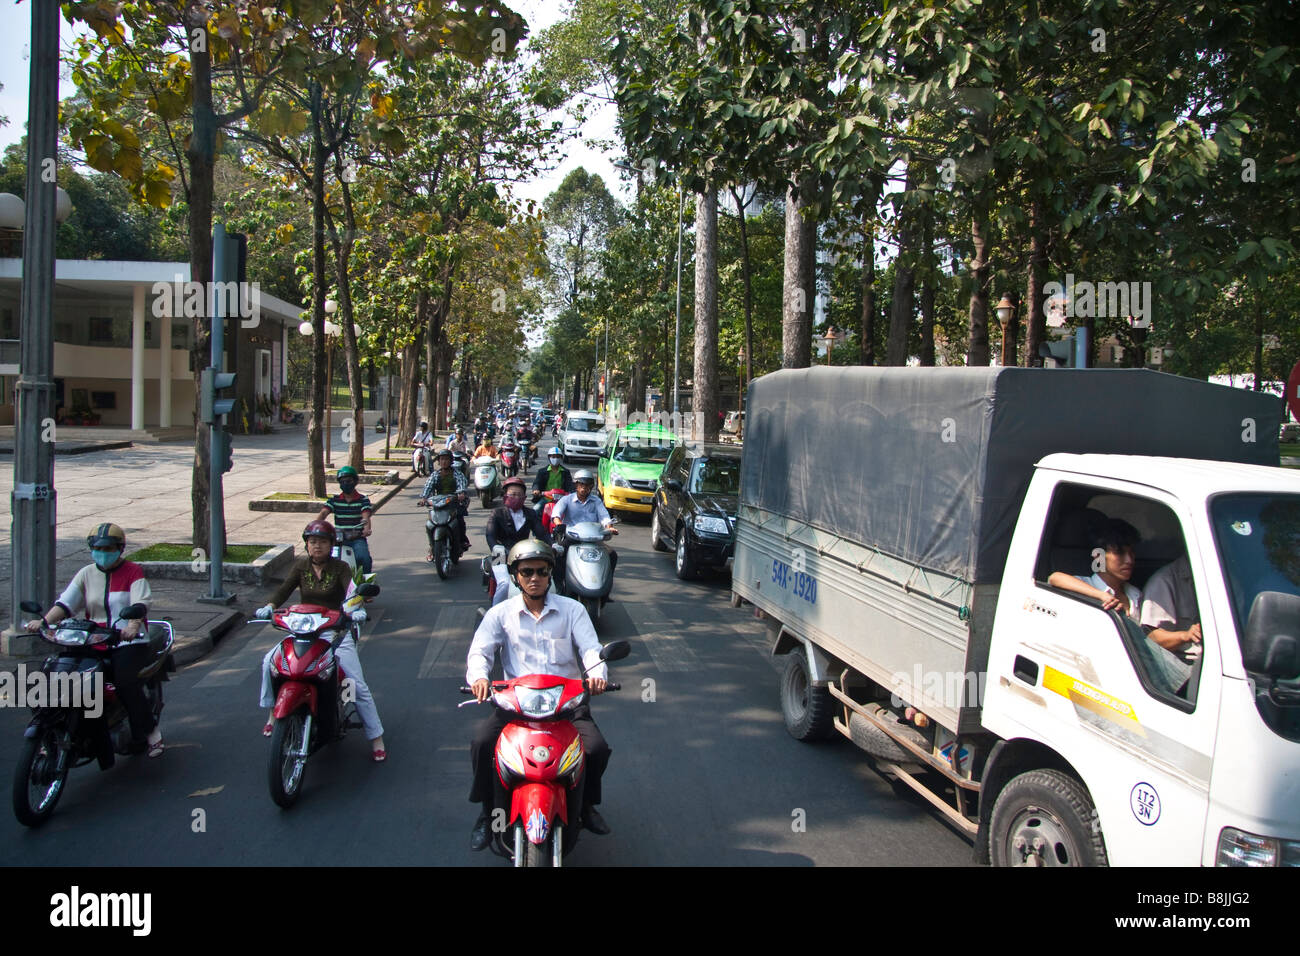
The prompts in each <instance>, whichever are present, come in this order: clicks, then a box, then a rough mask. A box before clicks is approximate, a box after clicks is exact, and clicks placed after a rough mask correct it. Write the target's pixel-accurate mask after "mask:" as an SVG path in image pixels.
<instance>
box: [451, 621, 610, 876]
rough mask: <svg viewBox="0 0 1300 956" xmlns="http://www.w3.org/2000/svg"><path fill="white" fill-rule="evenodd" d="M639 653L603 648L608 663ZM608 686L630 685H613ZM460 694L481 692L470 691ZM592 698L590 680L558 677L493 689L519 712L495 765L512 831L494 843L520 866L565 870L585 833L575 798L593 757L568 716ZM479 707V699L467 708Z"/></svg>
mask: <svg viewBox="0 0 1300 956" xmlns="http://www.w3.org/2000/svg"><path fill="white" fill-rule="evenodd" d="M631 650H632V646H631V645H630V644H629V643H628V642H627V641H611V642H610V643H609V644H606V645H605V646H604V647H602V648H601V649H600V659H601V660H603V661H618V660H622V659H623V658H625V657H627V655H628V654H629V653H631ZM605 688H606V689H607V690H621V689H622V686H621V685H620V684H616V683H614V682H613V681H610V682H608V683H606V685H605ZM460 690H461V693H462V694H472V693H473V691H472V690H471V689H470V688H468V687H462V688H461V689H460ZM588 698H589V692H588V690H587V682H586V680H585V679H583V680H575V679H573V678H570V677H558V676H556V675H553V674H525V675H524V676H522V677H516V678H515V679H514V680H508V681H496V682H494V683H493V684H492V703H493V705H494V706H496V707H500V708H501V709H502V710H508V711H510V712H511V713H512V714H517V715H519V716H518V717H517V718H516V719H514V720H511V721H510V723H508V724H506V726H505V728H504V729H503V730H502V731H501V736H500V737H498V738H497V746H496V757H495V760H494V763H495V765H496V771H497V777H498V778H499V779H500V780H501V785H502V786H503V787H505V790H506V793H507V795H508V799H509V804H510V810H509V815H508V816H507V817H506V821H505V822H506V826H505V832H501V831H499V830H498V832H497V833H495V834H494V837H493V840H492V843H491V844H490V845H491V847H492V850H493V852H494V853H497V854H498V855H500V856H504V857H506V858H507V859H513V860H514V863H515V866H562V865H563V862H564V855H565V854H566V853H571V852H572V851H573V847H574V845H575V844H576V843H577V841H578V832H579V831H580V830H581V829H582V828H581V827H580V826H578V825H577V822H576V820H574V821H573V825H572V826H571V825H570V816H571V815H570V813H569V807H570V796H569V794H570V791H577V792H580V791H578V788H579V787H581V786H582V783H583V770H584V769H585V767H586V754H585V752H584V751H583V749H582V738H581V737H580V736H579V735H578V730H577V728H576V727H574V726H573V724H571V723H570V722H569V720H568V715H569V714H571V713H573V711H575V710H577V709H578V708H579V707H581V706H582V705H583V704H585V703H586V702H587V700H588ZM473 703H477V701H466V702H465V703H464V704H461V705H460V706H462V707H464V706H466V705H468V704H473ZM507 834H509V836H508V837H507Z"/></svg>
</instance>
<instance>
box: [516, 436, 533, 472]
mask: <svg viewBox="0 0 1300 956" xmlns="http://www.w3.org/2000/svg"><path fill="white" fill-rule="evenodd" d="M519 457H520V459H522V460H523V463H524V465H523V466H524V467H525V468H531V467H532V465H533V440H532V439H531V438H521V439H519Z"/></svg>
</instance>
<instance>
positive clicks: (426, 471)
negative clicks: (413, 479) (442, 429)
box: [411, 444, 433, 478]
mask: <svg viewBox="0 0 1300 956" xmlns="http://www.w3.org/2000/svg"><path fill="white" fill-rule="evenodd" d="M411 467H412V468H414V469H415V473H416V474H417V475H419V476H420V477H421V478H424V477H427V476H428V475H431V474H433V448H432V447H431V446H430V445H429V444H423V445H420V446H419V447H418V448H416V449H415V451H413V452H411Z"/></svg>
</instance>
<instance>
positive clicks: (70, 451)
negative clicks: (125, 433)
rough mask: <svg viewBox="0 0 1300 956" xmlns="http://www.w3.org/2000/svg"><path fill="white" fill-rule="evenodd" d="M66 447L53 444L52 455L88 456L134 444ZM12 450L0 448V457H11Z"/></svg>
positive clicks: (123, 442)
mask: <svg viewBox="0 0 1300 956" xmlns="http://www.w3.org/2000/svg"><path fill="white" fill-rule="evenodd" d="M65 444H66V447H65V448H63V449H60V448H59V444H58V442H55V443H54V454H56V455H64V456H67V455H88V454H90V453H91V452H94V451H118V450H119V449H122V448H131V447H133V446H134V445H135V442H130V441H102V442H75V443H72V442H67V443H65ZM13 453H14V449H13V446H12V445H5V446H0V455H12V454H13Z"/></svg>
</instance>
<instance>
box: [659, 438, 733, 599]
mask: <svg viewBox="0 0 1300 956" xmlns="http://www.w3.org/2000/svg"><path fill="white" fill-rule="evenodd" d="M740 452H741V448H740V446H739V445H728V444H723V443H716V444H714V443H708V444H705V443H702V442H699V443H695V442H692V443H686V444H680V445H678V446H677V447H676V448H674V449H673V451H672V454H670V455H669V456H668V460H667V461H666V462H664V470H663V472H662V473H661V474H660V475H659V482H658V487H657V488H656V489H655V496H654V503H653V505H652V506H651V516H650V543H651V544H652V545H653V546H654V549H655V550H656V551H668V550H670V549H675V550H676V552H677V560H676V569H677V576H678V577H679V578H683V579H685V578H691V577H694V576H695V575H696V574H697V573H699V571H700V569H701V568H704V567H713V568H726V567H729V566H730V563H731V557H732V552H733V549H734V547H735V534H736V510H737V507H738V506H739V501H740V498H739V496H740Z"/></svg>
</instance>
